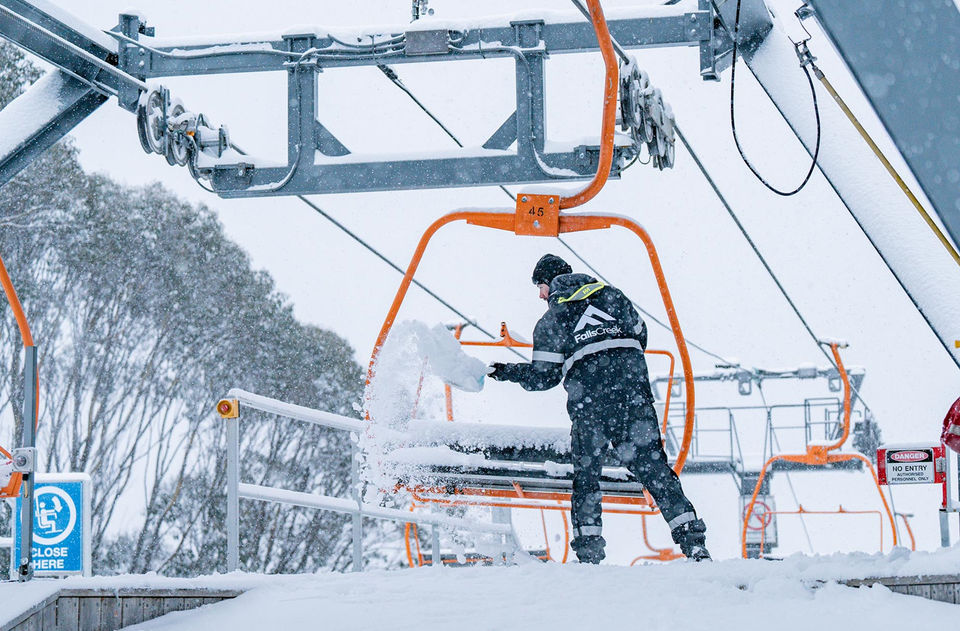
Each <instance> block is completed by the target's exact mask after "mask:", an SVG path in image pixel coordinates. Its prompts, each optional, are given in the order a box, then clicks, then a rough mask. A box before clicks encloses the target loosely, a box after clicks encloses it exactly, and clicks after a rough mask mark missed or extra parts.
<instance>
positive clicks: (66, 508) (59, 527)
mask: <svg viewBox="0 0 960 631" xmlns="http://www.w3.org/2000/svg"><path fill="white" fill-rule="evenodd" d="M35 502H36V503H35V504H34V511H35V513H34V515H35V517H36V520H37V521H36V524H37V527H36V529H35V530H34V533H33V541H34V542H35V543H38V544H40V545H46V546H52V545H56V544H58V543H60V542H61V541H63V540H64V539H66V538H67V537H69V536H70V533H72V532H73V528H74V526H76V524H77V506H76V504H75V503H74V501H73V498H72V497H70V494H69V493H67V492H66V491H64V490H63V489H61V488H58V487H55V486H44V487H41V488H39V489H37V491H36V494H35Z"/></svg>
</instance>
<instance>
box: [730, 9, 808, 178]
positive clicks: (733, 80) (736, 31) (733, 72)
mask: <svg viewBox="0 0 960 631" xmlns="http://www.w3.org/2000/svg"><path fill="white" fill-rule="evenodd" d="M741 2H742V0H737V15H736V18H735V19H734V26H733V63H732V65H731V69H730V127H731V130H732V131H733V142H734V144H735V145H736V146H737V151H738V152H740V157H741V158H742V159H743V162H744V164H746V165H747V168H749V169H750V171H751V172H752V173H753V174H754V175H755V176H756V177H757V179H758V180H760V182H761V183H762V184H763V185H764V186H766V187H767V188H768V189H770V190H771V191H773V192H774V193H776V194H777V195H781V196H783V197H790V196H791V195H796V194H797V193H799V192H800V191H801V190H803V187H804V186H806V185H807V182H809V181H810V176H812V175H813V170H814V169H815V168H816V167H817V158H818V157H819V156H820V137H821V129H820V106H819V104H818V103H817V89H816V87H815V86H814V83H813V77H812V76H811V75H810V69H809V68H808V67H807V64H801V67H802V68H803V72H804V74H806V75H807V82H808V83H809V84H810V94H811V95H812V96H813V112H814V115H815V116H816V119H817V144H816V148H814V150H813V160H812V161H811V163H810V170H809V171H807V175H806V177H804V178H803V181H802V182H800V186H798V187H797V188H795V189H793V190H792V191H781V190H780V189H778V188H776V187H775V186H773V185H772V184H770V183H769V182H767V180H765V179H764V177H763V176H762V175H760V172H759V171H757V169H756V167H754V166H753V164H751V163H750V160H748V159H747V156H746V154H745V153H744V152H743V148H742V147H741V146H740V139H739V138H738V137H737V120H736V116H735V115H734V111H735V107H734V104H735V103H736V85H737V51H738V50H739V41H738V40H739V37H740V4H741Z"/></svg>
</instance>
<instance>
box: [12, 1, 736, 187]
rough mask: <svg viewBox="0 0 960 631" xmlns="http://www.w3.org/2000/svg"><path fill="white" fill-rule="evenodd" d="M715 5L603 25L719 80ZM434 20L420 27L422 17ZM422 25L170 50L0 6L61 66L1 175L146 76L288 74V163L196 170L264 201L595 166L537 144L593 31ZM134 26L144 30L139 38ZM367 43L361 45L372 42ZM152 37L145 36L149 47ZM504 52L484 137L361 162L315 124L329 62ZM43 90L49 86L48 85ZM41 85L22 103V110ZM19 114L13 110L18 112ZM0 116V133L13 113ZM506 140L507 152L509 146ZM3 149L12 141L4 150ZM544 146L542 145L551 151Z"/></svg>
mask: <svg viewBox="0 0 960 631" xmlns="http://www.w3.org/2000/svg"><path fill="white" fill-rule="evenodd" d="M715 11H716V10H715V8H714V4H713V3H712V2H711V1H710V0H698V5H697V9H696V10H690V7H689V6H667V7H642V8H638V9H622V10H617V11H611V12H609V13H610V15H609V20H608V23H609V28H610V31H611V33H612V34H613V36H614V37H615V38H616V39H617V40H618V41H619V43H620V44H621V45H622V46H624V47H627V48H637V47H658V46H683V45H687V46H699V48H700V58H701V63H700V66H701V67H700V72H701V75H702V76H703V78H705V79H716V78H717V77H718V72H719V68H718V61H719V60H721V59H722V58H723V56H724V55H726V54H727V53H728V52H729V41H728V40H729V38H727V37H725V36H724V35H723V34H720V33H719V32H718V29H720V27H719V26H718V24H719V23H718V22H717V21H716V19H715V17H716V15H715ZM428 26H429V24H428ZM444 27H445V28H442V29H437V28H424V27H423V26H422V25H421V24H420V23H417V24H414V25H413V26H410V27H407V28H406V29H398V30H397V32H395V33H354V34H351V35H349V36H344V35H341V36H340V37H337V36H336V35H334V34H331V33H328V32H325V31H324V32H319V31H313V32H306V33H301V34H283V35H276V36H267V37H263V36H251V37H246V38H244V37H242V36H240V37H237V38H236V39H235V40H234V41H230V42H224V41H214V40H210V41H208V42H201V43H197V42H196V41H192V42H190V43H189V44H188V45H178V44H176V43H175V42H173V41H171V40H168V41H167V42H164V41H162V40H157V39H155V38H153V37H152V32H151V29H146V28H145V27H144V25H143V24H142V23H141V21H140V19H139V18H138V17H137V16H135V15H121V16H120V25H119V27H118V28H117V29H115V31H116V32H113V33H104V32H102V31H99V30H98V29H96V28H94V27H92V26H90V25H88V24H85V23H83V22H82V21H80V20H77V19H76V18H73V17H72V16H69V15H68V14H65V13H64V12H63V11H61V10H60V9H58V8H57V7H56V6H54V5H52V4H50V3H49V2H48V0H0V36H3V37H6V38H7V39H10V40H11V41H13V42H14V43H16V44H17V45H19V46H21V47H23V48H25V49H26V50H28V51H29V52H32V53H34V54H36V55H38V56H40V57H42V58H43V59H45V60H46V61H48V62H50V63H51V64H53V65H55V66H56V67H57V68H59V73H60V74H61V75H62V76H61V77H60V79H61V80H60V83H59V84H58V85H57V86H56V88H57V90H59V97H58V99H57V102H58V103H59V107H58V109H57V111H56V112H54V113H53V114H52V115H50V116H48V118H47V120H44V121H36V129H34V130H28V132H29V133H26V134H24V137H23V138H21V139H17V140H18V141H17V142H14V143H10V142H7V143H6V144H5V143H2V142H0V183H2V182H4V181H6V180H8V179H9V178H10V177H12V175H13V174H14V173H16V171H17V170H19V169H20V168H22V167H23V166H24V165H26V164H27V163H29V161H30V160H32V159H33V158H34V157H36V155H38V154H39V153H40V152H41V151H42V150H44V149H45V148H46V147H48V146H50V145H51V144H53V142H55V141H56V140H57V139H59V138H60V137H62V136H63V135H64V134H65V133H67V132H68V131H69V130H70V129H71V128H72V127H73V126H74V125H76V124H77V123H78V122H79V121H81V120H82V119H83V118H84V117H86V116H87V115H88V114H89V113H91V112H92V111H93V110H94V109H96V108H97V107H98V106H99V105H100V104H101V103H102V102H103V101H104V100H105V98H106V97H108V96H116V97H117V98H118V101H119V104H120V105H121V107H124V108H125V109H127V110H130V111H134V110H136V108H137V100H138V97H139V95H140V92H141V91H142V90H144V89H146V84H145V83H144V81H145V79H146V78H148V77H150V78H160V77H169V76H182V75H208V74H219V73H243V72H264V71H283V72H286V73H287V74H288V99H289V103H290V105H289V111H288V146H289V150H288V157H287V164H286V165H283V166H277V165H276V164H272V165H270V164H266V163H264V162H263V161H258V160H257V159H256V158H248V157H241V156H240V155H239V154H237V153H235V152H229V153H228V154H227V155H226V156H224V157H221V158H219V159H210V158H209V157H205V158H203V159H202V160H200V161H199V162H198V163H197V165H196V167H197V169H196V172H197V173H199V174H200V175H201V176H204V177H208V178H209V179H210V181H211V183H212V186H213V188H214V190H215V191H216V192H217V193H219V194H220V195H221V196H224V197H263V196H270V195H303V194H318V193H347V192H361V191H387V190H401V189H420V188H443V187H460V186H483V185H499V184H525V183H535V182H551V181H552V182H556V181H567V180H582V179H588V178H590V177H592V176H593V174H594V172H595V171H596V169H597V167H598V164H599V146H598V145H594V146H591V145H579V146H569V147H563V148H559V149H558V148H556V147H555V146H553V145H548V144H547V143H546V130H545V97H544V63H545V60H546V59H547V58H548V56H549V55H551V54H563V53H575V52H589V51H596V50H598V44H597V41H596V36H595V35H594V33H593V29H592V26H591V25H590V23H589V22H588V21H585V20H583V19H582V17H581V16H579V15H578V14H576V13H575V12H573V11H571V12H570V13H569V14H552V15H551V16H549V17H547V18H544V19H541V18H534V19H523V20H515V19H514V20H510V19H500V20H497V19H496V18H491V19H488V20H486V21H485V22H484V23H483V24H482V25H475V24H473V23H463V24H461V25H458V24H455V23H445V24H444ZM141 34H143V35H146V37H144V38H142V40H143V41H141ZM368 40H369V45H368V43H367V42H368ZM145 42H149V43H145ZM491 57H494V58H496V57H500V58H502V57H512V58H514V60H515V73H516V95H517V96H516V111H515V113H514V114H513V115H512V116H511V117H510V118H509V119H508V120H507V121H506V122H505V123H504V124H503V125H501V126H500V128H499V129H498V130H497V131H496V132H495V133H494V134H493V135H492V136H491V137H490V139H489V140H488V141H487V142H486V143H484V145H483V146H482V147H467V148H464V149H462V150H459V151H451V152H447V153H443V154H439V155H438V154H437V153H436V152H433V153H421V154H417V153H412V154H409V153H408V154H404V155H402V156H396V155H395V156H390V155H386V156H383V157H376V158H373V159H371V158H369V157H368V156H364V157H363V158H360V157H359V156H355V155H353V154H351V153H350V150H349V149H348V148H347V147H345V146H344V145H343V143H341V142H340V141H339V140H338V139H337V138H336V137H335V136H334V135H333V134H332V133H330V131H329V130H328V129H327V128H325V127H324V126H323V125H322V124H321V123H320V121H319V120H317V111H318V94H319V92H318V82H319V74H320V73H322V71H323V70H324V69H325V68H335V67H353V66H370V65H378V66H380V65H384V64H388V63H389V64H399V63H420V62H432V61H456V60H467V59H486V58H491ZM46 89H47V92H48V93H49V92H51V86H50V85H47V88H46ZM40 92H41V90H40V87H39V86H38V87H37V88H35V89H32V90H30V91H28V93H27V94H25V95H24V96H23V97H21V99H22V101H19V106H20V109H21V110H23V109H26V108H29V107H31V105H32V104H34V103H35V102H36V101H38V100H39V98H40V97H42V96H44V95H43V94H40ZM14 109H16V108H14ZM6 114H7V115H6V116H5V115H4V113H0V127H3V126H4V122H5V121H8V120H9V121H12V119H13V116H12V114H11V113H10V112H7V113H6ZM514 143H516V146H515V148H514V149H511V147H513V145H514ZM6 145H10V146H6ZM548 147H549V150H548ZM633 151H634V146H633V143H632V141H631V140H630V139H629V138H626V137H623V138H620V139H618V142H617V146H616V148H615V160H614V163H613V166H612V173H611V175H612V176H613V177H618V176H619V174H620V169H621V168H622V166H623V164H624V163H625V162H626V160H627V159H629V158H630V157H631V156H632V155H633Z"/></svg>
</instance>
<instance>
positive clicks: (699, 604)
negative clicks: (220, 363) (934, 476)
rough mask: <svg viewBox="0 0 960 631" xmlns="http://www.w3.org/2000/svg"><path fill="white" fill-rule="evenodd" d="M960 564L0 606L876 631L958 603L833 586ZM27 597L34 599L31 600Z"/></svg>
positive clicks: (258, 616)
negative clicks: (200, 602) (167, 606)
mask: <svg viewBox="0 0 960 631" xmlns="http://www.w3.org/2000/svg"><path fill="white" fill-rule="evenodd" d="M957 572H960V547H954V548H952V549H950V550H941V551H939V552H937V553H933V554H931V553H913V554H910V553H908V552H906V551H905V550H898V551H897V552H895V553H893V554H889V555H885V556H880V555H872V556H867V555H833V556H829V557H809V556H803V555H794V556H792V557H790V558H788V559H786V560H785V561H782V562H765V561H742V560H731V561H721V562H715V563H710V564H693V563H688V562H683V561H681V562H674V563H670V564H666V565H647V566H637V567H618V566H609V565H604V566H600V567H593V566H581V565H560V564H555V563H550V564H540V563H528V564H525V565H521V566H515V567H506V568H503V567H496V568H494V567H486V568H482V567H481V568H468V569H450V568H445V569H433V568H423V569H417V570H402V571H395V572H369V573H363V574H320V575H306V576H305V575H301V576H271V577H265V576H256V575H243V574H239V573H237V574H231V575H227V576H219V577H205V578H202V579H197V580H192V581H185V580H170V579H162V578H160V577H149V576H148V577H132V576H131V577H116V578H95V579H69V580H67V581H59V582H53V581H37V582H35V583H34V584H30V585H18V584H5V585H3V586H0V598H2V599H3V600H4V602H23V601H26V600H33V599H36V598H37V595H38V594H39V593H40V592H41V591H42V592H43V594H42V595H40V596H39V597H40V598H42V597H43V596H45V595H47V594H49V593H50V592H52V591H53V589H55V588H56V587H61V586H67V585H69V586H70V587H84V586H85V587H105V586H110V587H143V586H163V587H171V586H176V585H180V586H190V587H201V586H207V587H233V588H236V587H239V588H249V590H248V591H247V592H246V593H244V594H243V595H242V596H240V597H238V598H236V599H235V600H232V601H226V602H223V603H219V604H216V605H208V606H205V607H203V608H201V609H198V610H194V611H188V612H177V613H172V614H168V615H167V616H164V617H163V618H159V619H156V620H153V621H150V622H145V623H142V624H140V625H137V626H134V627H130V628H131V629H177V630H178V631H193V630H196V631H220V630H230V631H234V630H237V629H265V628H287V629H302V628H312V627H315V626H317V625H318V624H319V623H320V621H323V623H324V626H325V627H326V628H331V629H337V630H338V631H343V630H348V629H364V630H368V629H392V630H395V631H399V630H404V629H416V630H417V631H432V630H434V629H436V630H438V631H439V630H441V629H444V630H445V629H450V628H458V629H530V628H537V629H551V630H557V631H559V630H562V629H577V630H582V629H588V628H606V627H607V626H611V627H612V626H614V625H615V626H616V627H617V628H621V627H625V626H627V625H629V626H638V627H642V628H644V629H650V630H653V629H677V628H680V629H710V630H712V631H715V630H718V629H739V628H743V626H744V625H745V624H756V623H758V622H759V624H761V625H772V626H773V628H776V629H777V630H778V631H780V630H788V629H804V630H806V629H818V630H821V631H829V630H832V629H837V630H841V629H842V630H849V629H870V628H880V627H890V626H892V627H896V626H898V625H901V624H902V625H904V626H908V625H910V626H913V625H915V624H916V622H917V620H924V622H925V624H926V625H931V626H936V625H937V624H938V623H947V622H949V621H950V620H955V619H956V615H957V611H958V609H957V608H956V606H954V605H948V604H943V603H937V602H932V601H928V600H923V599H921V598H917V597H913V596H903V595H900V594H895V593H893V592H891V591H890V590H888V589H887V588H885V587H882V586H877V587H872V588H860V589H856V588H851V587H846V586H843V585H840V584H837V583H835V582H833V581H837V580H844V579H851V578H863V577H870V576H911V575H912V576H917V575H923V574H956V573H957ZM24 606H27V605H26V604H25V605H24Z"/></svg>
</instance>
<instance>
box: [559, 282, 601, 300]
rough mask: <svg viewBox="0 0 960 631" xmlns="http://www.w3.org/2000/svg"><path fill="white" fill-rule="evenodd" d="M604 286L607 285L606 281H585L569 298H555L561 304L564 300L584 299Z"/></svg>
mask: <svg viewBox="0 0 960 631" xmlns="http://www.w3.org/2000/svg"><path fill="white" fill-rule="evenodd" d="M606 286H607V285H606V283H601V282H596V283H587V284H586V285H584V286H582V287H581V288H580V289H578V290H577V291H575V292H573V293H572V294H570V297H569V298H560V299H559V300H557V303H558V304H563V303H565V302H576V301H577V300H584V299H585V298H589V297H590V296H592V295H593V294H595V293H597V292H598V291H600V290H601V289H603V288H604V287H606Z"/></svg>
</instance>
